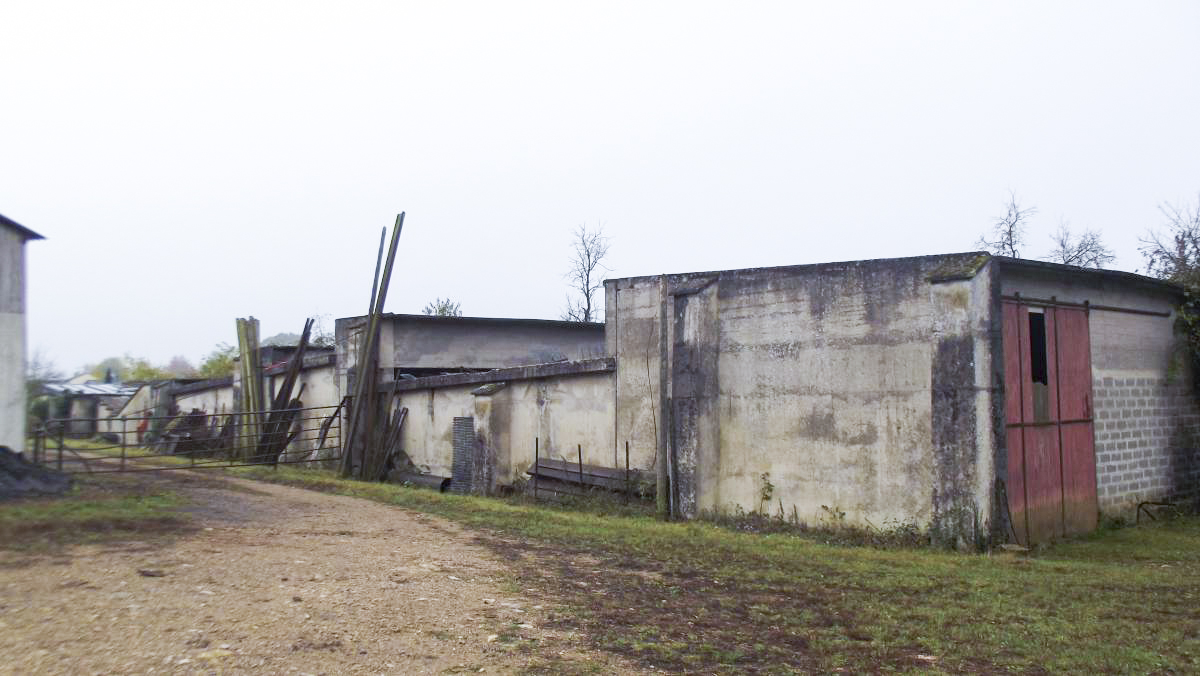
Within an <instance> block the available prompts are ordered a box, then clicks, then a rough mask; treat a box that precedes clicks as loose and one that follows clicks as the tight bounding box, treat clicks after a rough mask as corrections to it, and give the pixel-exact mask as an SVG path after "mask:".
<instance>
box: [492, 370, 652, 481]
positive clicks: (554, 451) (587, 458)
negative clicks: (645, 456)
mask: <svg viewBox="0 0 1200 676" xmlns="http://www.w3.org/2000/svg"><path fill="white" fill-rule="evenodd" d="M505 393H507V394H505ZM493 398H495V399H498V400H500V402H501V404H502V405H500V406H494V407H493V422H492V425H491V430H492V433H493V434H495V435H496V436H497V438H498V441H499V442H500V448H498V449H497V468H496V475H497V477H496V478H497V480H498V481H499V482H500V483H503V484H511V483H512V482H513V481H515V480H517V479H519V478H522V477H525V471H526V470H528V469H529V468H530V467H531V466H532V465H533V458H534V439H535V438H536V439H537V442H538V449H539V452H540V453H541V455H542V457H549V458H554V459H559V460H562V459H565V460H570V461H571V462H575V461H577V460H578V459H579V449H580V448H582V450H583V462H584V464H587V465H596V466H599V467H613V468H622V469H623V468H624V467H625V450H624V444H623V443H620V444H614V442H613V374H611V373H583V374H578V375H570V376H557V377H554V378H543V379H538V380H524V381H517V382H513V383H510V384H509V385H508V387H507V388H505V390H501V392H500V393H498V394H497V395H495V396H494V397H493ZM632 455H633V450H632V447H631V449H630V456H631V457H632ZM630 462H631V465H632V466H634V467H636V466H637V465H636V464H633V461H632V460H631V461H630Z"/></svg>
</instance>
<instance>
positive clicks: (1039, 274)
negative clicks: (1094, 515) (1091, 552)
mask: <svg viewBox="0 0 1200 676" xmlns="http://www.w3.org/2000/svg"><path fill="white" fill-rule="evenodd" d="M1010 267H1011V266H1010ZM1002 288H1003V293H1004V295H1006V296H1012V295H1014V294H1017V293H1019V294H1020V295H1021V296H1024V297H1026V298H1041V299H1050V298H1052V297H1053V298H1055V299H1057V300H1058V301H1062V302H1069V303H1084V302H1088V303H1090V304H1091V305H1093V306H1102V307H1103V306H1109V307H1117V308H1128V309H1133V310H1141V311H1148V312H1153V313H1161V314H1162V315H1165V316H1156V315H1150V314H1134V313H1127V312H1116V311H1111V310H1104V309H1092V310H1091V311H1090V312H1089V313H1088V324H1089V330H1090V335H1091V341H1090V342H1091V360H1092V395H1093V397H1094V409H1095V426H1094V427H1095V443H1096V478H1097V497H1098V501H1099V507H1100V511H1101V513H1102V514H1108V515H1112V516H1124V517H1132V516H1133V510H1134V508H1135V507H1136V505H1137V503H1138V502H1141V501H1143V500H1190V499H1194V498H1195V497H1196V492H1197V490H1198V482H1200V450H1198V449H1200V406H1198V405H1197V399H1196V396H1195V393H1194V390H1193V374H1192V369H1191V364H1190V363H1189V360H1188V358H1187V356H1186V351H1185V348H1184V343H1183V341H1182V338H1181V337H1180V336H1178V335H1176V333H1175V319H1176V316H1175V314H1174V312H1175V308H1174V303H1175V302H1176V297H1175V294H1174V292H1172V291H1171V290H1170V289H1168V288H1166V287H1163V286H1161V285H1156V284H1147V283H1141V282H1139V281H1138V280H1137V279H1133V278H1129V279H1123V278H1122V277H1120V276H1104V275H1095V274H1086V273H1085V274H1074V275H1068V274H1064V273H1062V272H1058V271H1054V270H1040V269H1037V268H1034V269H1020V268H1017V269H1006V271H1005V273H1004V274H1003V284H1002Z"/></svg>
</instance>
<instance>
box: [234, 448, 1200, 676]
mask: <svg viewBox="0 0 1200 676" xmlns="http://www.w3.org/2000/svg"><path fill="white" fill-rule="evenodd" d="M238 473H239V474H241V475H243V476H248V477H252V478H258V479H264V480H268V481H274V482H280V483H288V484H292V485H299V486H304V487H308V488H313V489H317V490H322V491H329V492H336V493H341V494H347V495H355V496H359V497H364V498H369V499H373V500H378V501H381V502H386V503H389V504H394V505H398V506H401V507H405V508H408V509H414V510H419V511H422V512H427V513H431V514H438V515H441V516H444V517H447V518H450V519H453V520H456V521H458V522H460V523H463V524H465V525H467V526H471V527H474V528H476V529H478V530H479V532H480V535H479V541H480V542H481V543H483V544H486V545H487V546H489V547H492V548H493V549H494V550H495V551H496V553H497V554H498V555H500V556H503V557H506V558H508V559H510V560H511V561H512V562H513V570H514V571H515V573H514V574H515V575H516V576H517V577H518V580H517V582H518V583H519V584H520V585H521V587H522V588H523V589H526V590H530V589H533V590H536V591H535V592H527V593H536V594H541V595H543V596H545V597H546V599H547V600H549V601H554V602H559V603H562V604H564V605H565V606H566V607H568V608H569V609H570V613H569V614H568V615H567V616H565V617H559V618H558V619H557V620H556V621H557V622H559V623H561V624H562V625H563V626H564V627H565V628H580V629H583V630H584V631H585V632H586V634H587V635H588V636H591V637H592V638H593V639H594V641H595V642H596V643H597V645H598V647H600V648H603V649H608V650H613V651H616V652H619V653H622V654H624V655H627V656H629V657H631V658H633V659H636V660H638V661H640V662H641V663H643V664H646V665H654V666H655V667H658V668H665V669H670V670H677V671H689V672H705V673H708V672H722V673H746V672H762V673H772V672H789V671H802V672H830V671H836V670H842V671H847V672H878V671H908V670H941V671H950V672H1000V671H1026V672H1040V673H1047V672H1121V673H1131V672H1134V673H1145V672H1172V671H1174V672H1188V671H1196V670H1198V669H1200V604H1198V603H1197V601H1198V600H1200V520H1197V519H1196V518H1182V519H1176V520H1173V521H1170V522H1166V523H1156V524H1155V525H1153V526H1148V527H1141V528H1125V529H1117V530H1105V531H1101V532H1099V533H1097V534H1096V535H1094V536H1092V537H1090V538H1085V539H1082V540H1078V541H1073V542H1068V543H1063V544H1060V545H1057V546H1055V547H1053V548H1050V549H1048V550H1046V551H1044V552H1041V553H1039V554H1037V555H1035V556H1021V555H1012V554H1004V553H1002V554H995V555H980V556H967V555H961V554H953V553H949V552H943V551H938V550H934V549H928V548H922V549H914V548H903V547H901V548H889V549H881V548H869V547H845V546H839V545H836V544H829V543H827V542H823V541H821V539H820V536H819V537H817V538H812V537H795V536H793V535H784V534H775V533H768V534H746V533H739V532H734V531H732V530H730V529H728V528H722V527H718V526H715V525H712V524H705V523H695V522H693V523H663V522H659V521H656V520H654V519H653V518H652V517H650V516H620V515H617V513H616V510H615V509H613V508H608V507H604V506H603V504H602V503H597V505H596V506H594V507H592V508H590V509H585V510H567V509H560V508H547V507H541V506H531V505H527V504H518V503H514V502H512V501H504V500H499V499H489V498H471V497H464V496H454V495H442V494H438V493H435V492H432V491H427V490H421V489H413V488H407V487H403V486H394V485H386V484H374V483H362V482H354V481H346V480H341V479H337V478H334V477H333V476H332V475H331V474H329V473H323V472H313V471H302V470H293V469H288V468H281V469H279V470H271V469H265V468H247V469H243V470H239V471H238ZM838 512H840V510H838V509H837V508H836V507H835V506H831V507H830V514H831V517H830V518H834V516H835V515H836V514H837V513H838ZM758 518H764V519H766V520H767V521H768V522H771V521H778V520H779V519H777V518H773V517H770V516H766V515H761V514H760V515H758ZM783 521H784V522H786V519H784V520H783ZM898 530H903V526H902V525H901V526H899V527H898Z"/></svg>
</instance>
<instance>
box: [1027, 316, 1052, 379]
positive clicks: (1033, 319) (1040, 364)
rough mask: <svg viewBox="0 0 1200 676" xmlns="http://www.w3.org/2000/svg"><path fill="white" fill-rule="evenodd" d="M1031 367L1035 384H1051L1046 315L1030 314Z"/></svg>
mask: <svg viewBox="0 0 1200 676" xmlns="http://www.w3.org/2000/svg"><path fill="white" fill-rule="evenodd" d="M1029 354H1030V357H1029V367H1030V369H1031V370H1032V372H1033V382H1035V383H1040V384H1042V385H1048V384H1050V375H1049V372H1048V371H1047V369H1046V315H1044V314H1040V313H1036V314H1035V313H1033V312H1030V313H1029Z"/></svg>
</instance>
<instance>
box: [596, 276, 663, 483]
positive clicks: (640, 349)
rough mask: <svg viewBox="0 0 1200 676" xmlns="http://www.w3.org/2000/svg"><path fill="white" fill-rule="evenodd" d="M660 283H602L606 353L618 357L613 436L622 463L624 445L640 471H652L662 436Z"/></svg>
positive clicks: (649, 280) (641, 279)
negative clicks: (627, 446) (603, 288)
mask: <svg viewBox="0 0 1200 676" xmlns="http://www.w3.org/2000/svg"><path fill="white" fill-rule="evenodd" d="M663 279H664V278H661V277H639V278H634V279H618V280H609V281H608V282H606V283H605V301H604V307H605V308H608V310H607V311H606V313H605V318H606V320H607V325H606V330H605V337H606V344H607V349H608V351H609V354H611V355H620V358H619V359H618V360H617V370H616V373H615V375H614V379H613V398H614V404H613V409H614V411H615V415H614V427H615V431H614V433H613V434H614V438H615V440H616V443H617V445H618V447H619V448H620V454H621V456H622V457H621V462H622V464H623V463H624V452H625V442H626V441H628V442H629V455H630V465H631V466H633V467H635V468H640V469H646V470H653V469H654V462H655V460H656V459H657V457H658V456H657V450H656V449H657V448H658V447H659V439H660V436H661V438H663V439H665V438H666V436H667V435H666V421H665V416H663V415H662V411H660V407H661V405H662V404H663V402H664V401H665V398H664V396H663V394H662V391H661V384H662V382H663V381H664V380H665V379H664V378H662V374H661V369H662V367H663V365H664V364H665V362H664V361H663V360H662V359H660V352H661V351H662V349H663V346H662V344H661V343H662V341H663V340H664V338H665V334H664V333H662V332H661V331H660V327H661V326H662V322H660V320H659V315H660V313H661V311H662V310H663V300H662V293H663V286H662V285H663ZM660 433H661V435H660ZM664 447H665V444H664Z"/></svg>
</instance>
